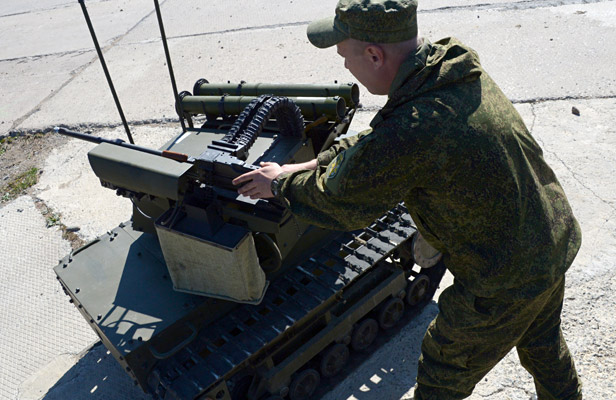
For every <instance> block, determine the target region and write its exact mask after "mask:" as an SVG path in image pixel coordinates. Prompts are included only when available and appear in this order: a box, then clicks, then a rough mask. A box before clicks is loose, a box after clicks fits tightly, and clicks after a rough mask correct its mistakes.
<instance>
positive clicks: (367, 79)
mask: <svg viewBox="0 0 616 400" xmlns="http://www.w3.org/2000/svg"><path fill="white" fill-rule="evenodd" d="M336 48H337V49H338V54H339V55H340V56H341V57H342V58H344V67H345V68H346V69H348V70H349V71H350V72H351V74H353V76H354V77H355V78H356V79H357V80H358V81H359V82H360V83H361V84H362V85H364V86H365V87H366V89H368V91H369V92H370V93H372V94H387V91H385V93H381V92H382V91H383V90H382V89H381V88H380V86H382V85H380V84H379V79H378V74H377V73H376V71H375V68H374V64H373V62H372V58H371V56H370V54H368V53H367V52H366V44H365V43H362V42H359V41H357V40H353V39H347V40H344V41H342V42H340V43H338V44H337V45H336Z"/></svg>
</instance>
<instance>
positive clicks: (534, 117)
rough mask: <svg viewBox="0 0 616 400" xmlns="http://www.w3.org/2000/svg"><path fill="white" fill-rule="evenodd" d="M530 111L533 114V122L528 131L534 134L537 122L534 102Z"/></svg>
mask: <svg viewBox="0 0 616 400" xmlns="http://www.w3.org/2000/svg"><path fill="white" fill-rule="evenodd" d="M530 113H531V114H532V115H533V122H531V124H530V128H529V130H528V131H529V132H530V134H531V135H532V134H533V130H534V129H535V122H537V113H536V112H535V104H534V103H531V104H530Z"/></svg>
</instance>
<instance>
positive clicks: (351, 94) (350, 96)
mask: <svg viewBox="0 0 616 400" xmlns="http://www.w3.org/2000/svg"><path fill="white" fill-rule="evenodd" d="M193 94H194V95H195V96H222V95H223V94H227V95H229V96H251V97H259V96H261V95H264V94H272V95H274V96H284V97H342V98H343V99H344V100H345V101H346V102H347V104H349V105H350V106H352V107H354V106H357V104H359V86H357V84H356V83H347V84H342V85H340V84H335V85H312V84H305V83H304V84H301V83H297V84H284V83H245V82H243V83H237V84H235V83H208V82H207V80H205V79H200V80H198V81H197V83H195V86H194V87H193Z"/></svg>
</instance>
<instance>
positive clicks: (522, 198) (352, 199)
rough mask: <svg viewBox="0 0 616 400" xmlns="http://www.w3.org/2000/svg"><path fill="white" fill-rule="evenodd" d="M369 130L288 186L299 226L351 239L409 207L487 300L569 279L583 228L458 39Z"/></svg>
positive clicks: (419, 59) (430, 48) (430, 54)
mask: <svg viewBox="0 0 616 400" xmlns="http://www.w3.org/2000/svg"><path fill="white" fill-rule="evenodd" d="M371 126H372V130H371V131H366V132H363V133H362V134H360V135H358V136H357V137H355V138H350V139H345V140H343V141H341V143H340V144H338V145H336V146H334V147H332V148H331V149H329V150H328V151H326V152H324V153H322V154H320V155H319V157H318V160H319V166H318V168H317V170H316V171H300V172H296V173H292V174H285V175H282V176H281V177H280V179H279V181H280V182H281V185H280V187H281V191H280V194H281V196H283V197H284V201H285V203H286V204H287V206H288V207H289V208H290V210H291V211H292V212H293V213H294V214H296V215H297V216H299V217H300V218H302V219H304V220H306V221H308V222H310V223H312V224H315V225H319V226H323V227H327V228H331V229H338V230H352V229H357V228H361V227H363V226H366V225H367V224H369V223H370V222H371V221H372V220H373V219H374V218H375V217H377V216H378V215H380V214H382V213H383V212H385V211H386V210H388V209H389V208H391V207H392V206H394V205H395V204H396V203H398V202H399V201H400V200H401V199H403V200H404V201H405V203H406V206H407V207H408V209H409V211H410V214H411V216H412V217H413V220H414V221H415V223H416V224H417V226H418V229H419V230H420V232H421V233H422V235H423V236H424V237H425V238H426V240H427V241H428V242H429V243H430V244H431V245H432V246H433V247H435V248H436V249H438V250H440V251H441V252H443V254H444V261H445V265H446V266H447V268H448V269H449V270H450V271H451V272H452V274H453V275H454V276H455V278H456V280H457V281H458V282H459V283H460V284H462V285H463V286H464V287H465V288H466V289H467V290H468V291H470V292H471V293H473V294H475V295H477V296H481V297H495V296H503V295H504V296H507V298H512V299H513V298H532V297H535V296H536V295H537V294H539V293H541V292H543V291H544V290H546V289H547V288H549V287H550V286H552V285H553V284H554V283H555V282H556V281H558V280H559V279H560V278H561V277H562V275H563V274H564V272H565V271H566V270H567V269H568V268H569V266H570V264H571V263H572V261H573V259H574V257H575V255H576V253H577V251H578V249H579V247H580V243H581V231H580V228H579V225H578V223H577V221H576V220H575V218H574V217H573V214H572V212H571V208H570V206H569V204H568V201H567V198H566V196H565V194H564V192H563V190H562V188H561V186H560V184H559V182H558V180H557V178H556V176H555V175H554V173H553V172H552V170H551V169H550V167H549V166H548V165H547V164H546V162H545V160H544V159H543V155H542V150H541V149H540V147H539V145H538V144H537V142H536V141H535V140H534V139H533V138H532V136H531V135H530V133H529V132H528V130H527V129H526V126H525V125H524V122H523V121H522V118H521V117H520V115H519V114H518V113H517V111H516V110H515V108H514V107H513V105H512V104H511V102H510V101H509V100H508V99H507V98H506V97H505V95H504V94H503V93H502V92H501V91H500V89H499V88H498V86H497V85H496V84H495V83H494V82H493V81H492V79H491V78H490V77H489V76H488V74H487V73H486V72H485V71H484V70H483V69H482V68H481V66H480V64H479V59H478V56H477V54H476V53H475V52H474V51H472V50H470V49H468V48H467V47H465V46H464V45H462V44H461V43H460V42H458V41H457V40H456V39H453V38H447V39H443V40H441V41H439V42H436V43H434V44H431V43H428V42H427V41H426V42H425V43H424V44H423V45H422V46H421V47H420V48H419V49H418V51H417V53H416V54H415V55H414V56H411V57H409V58H408V59H407V60H406V61H405V62H404V63H403V65H402V66H401V68H400V71H399V72H398V75H397V76H396V78H395V80H394V82H393V84H392V88H391V91H390V93H389V100H388V101H387V103H386V104H385V106H384V107H383V109H382V110H381V111H380V112H379V113H378V114H377V115H376V116H375V118H374V120H373V121H372V122H371ZM331 162H335V163H337V164H338V165H337V167H336V170H335V172H336V173H335V174H333V173H332V167H331V166H328V164H330V163H331Z"/></svg>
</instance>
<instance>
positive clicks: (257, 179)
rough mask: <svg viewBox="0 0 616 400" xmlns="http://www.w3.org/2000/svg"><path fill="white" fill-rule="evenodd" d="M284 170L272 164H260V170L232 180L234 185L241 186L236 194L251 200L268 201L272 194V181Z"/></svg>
mask: <svg viewBox="0 0 616 400" xmlns="http://www.w3.org/2000/svg"><path fill="white" fill-rule="evenodd" d="M283 172H284V170H283V169H282V167H281V166H280V165H278V164H276V163H273V162H262V163H261V168H259V169H257V170H255V171H252V172H248V173H245V174H244V175H240V176H238V177H237V178H235V179H234V180H233V184H234V185H236V186H237V185H240V184H242V183H243V184H244V185H242V186H241V187H240V188H239V189H238V190H237V192H238V193H239V194H241V195H243V196H246V197H250V198H251V199H253V200H255V199H268V198H270V197H274V195H273V194H272V181H273V180H274V179H275V178H276V177H277V176H278V175H280V174H281V173H283Z"/></svg>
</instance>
